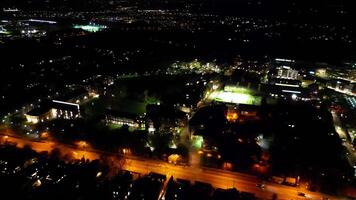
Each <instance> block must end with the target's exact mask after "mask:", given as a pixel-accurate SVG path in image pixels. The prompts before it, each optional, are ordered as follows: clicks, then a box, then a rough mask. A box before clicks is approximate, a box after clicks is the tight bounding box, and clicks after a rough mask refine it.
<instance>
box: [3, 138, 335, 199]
mask: <svg viewBox="0 0 356 200" xmlns="http://www.w3.org/2000/svg"><path fill="white" fill-rule="evenodd" d="M0 134H2V135H1V136H0V142H11V143H14V144H15V143H16V145H17V147H19V148H22V147H24V146H26V145H28V146H31V148H32V149H33V150H35V151H37V152H43V151H47V152H50V151H52V150H53V149H54V148H57V149H59V150H60V151H61V153H62V154H69V155H72V156H73V157H74V158H76V159H80V158H82V157H84V158H85V159H89V160H94V159H99V158H100V157H101V155H109V156H110V155H111V156H116V155H115V154H113V153H108V152H103V151H100V150H96V149H92V148H86V149H85V150H83V149H79V148H78V147H76V146H75V145H67V144H62V143H57V142H54V141H35V140H29V139H26V138H22V137H19V136H16V135H12V134H9V133H0ZM5 134H6V135H5ZM123 168H124V169H125V170H128V171H132V172H137V173H140V174H147V173H149V172H155V173H159V174H165V175H166V176H167V178H169V177H170V176H173V177H174V178H180V179H186V180H190V181H191V182H194V181H201V182H206V183H210V184H212V186H213V187H215V188H223V189H227V188H233V187H235V188H237V189H238V190H240V191H244V192H250V193H254V194H255V195H256V196H257V197H259V198H261V199H271V198H272V195H273V193H276V194H277V197H278V199H285V200H290V199H294V200H297V199H319V200H320V199H322V198H323V197H328V198H329V199H341V198H337V197H331V196H328V195H324V194H321V193H316V192H310V191H306V190H305V189H302V188H297V187H289V186H285V185H279V184H273V183H267V184H265V185H266V186H265V188H264V189H261V188H258V187H256V184H257V183H261V180H259V179H257V178H256V177H255V176H252V175H247V174H243V173H238V172H231V171H225V170H220V169H212V168H199V167H192V166H180V165H173V164H169V163H166V162H163V161H160V160H152V159H145V158H138V157H131V156H130V157H126V158H125V163H124V166H123ZM298 192H304V193H305V194H307V197H300V196H298V195H297V193H298Z"/></svg>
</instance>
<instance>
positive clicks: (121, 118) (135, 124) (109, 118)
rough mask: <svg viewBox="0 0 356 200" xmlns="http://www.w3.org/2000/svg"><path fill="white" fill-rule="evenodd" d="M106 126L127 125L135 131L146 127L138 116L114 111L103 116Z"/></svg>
mask: <svg viewBox="0 0 356 200" xmlns="http://www.w3.org/2000/svg"><path fill="white" fill-rule="evenodd" d="M105 121H106V123H107V124H115V125H120V126H123V125H127V126H129V127H131V128H135V129H144V128H145V127H146V125H145V121H144V120H143V119H142V118H140V117H139V116H138V115H135V114H131V113H125V112H120V111H116V110H108V111H107V114H106V116H105Z"/></svg>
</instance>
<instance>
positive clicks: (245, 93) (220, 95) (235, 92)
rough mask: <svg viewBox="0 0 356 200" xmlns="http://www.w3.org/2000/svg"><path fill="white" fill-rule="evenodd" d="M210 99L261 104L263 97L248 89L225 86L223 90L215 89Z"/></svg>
mask: <svg viewBox="0 0 356 200" xmlns="http://www.w3.org/2000/svg"><path fill="white" fill-rule="evenodd" d="M208 99H210V100H214V101H219V102H224V103H236V104H248V105H261V99H262V98H261V97H259V96H254V95H252V94H251V91H249V90H248V89H244V88H231V87H225V89H224V90H222V91H213V92H212V93H211V94H210V95H209V97H208Z"/></svg>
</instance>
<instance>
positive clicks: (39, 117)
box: [25, 106, 53, 124]
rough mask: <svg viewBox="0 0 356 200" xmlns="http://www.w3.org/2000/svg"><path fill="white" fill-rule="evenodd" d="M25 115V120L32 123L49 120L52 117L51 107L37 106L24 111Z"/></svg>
mask: <svg viewBox="0 0 356 200" xmlns="http://www.w3.org/2000/svg"><path fill="white" fill-rule="evenodd" d="M25 117H26V120H27V122H29V123H34V124H37V123H38V122H44V121H46V120H51V119H53V115H52V109H51V108H50V107H48V106H41V107H37V108H34V109H32V110H31V111H29V112H28V113H26V114H25Z"/></svg>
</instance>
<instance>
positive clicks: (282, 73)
mask: <svg viewBox="0 0 356 200" xmlns="http://www.w3.org/2000/svg"><path fill="white" fill-rule="evenodd" d="M298 76H299V73H298V71H297V70H294V69H292V68H290V67H288V66H281V67H277V76H276V78H282V79H293V80H296V79H298Z"/></svg>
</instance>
